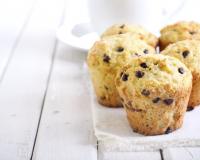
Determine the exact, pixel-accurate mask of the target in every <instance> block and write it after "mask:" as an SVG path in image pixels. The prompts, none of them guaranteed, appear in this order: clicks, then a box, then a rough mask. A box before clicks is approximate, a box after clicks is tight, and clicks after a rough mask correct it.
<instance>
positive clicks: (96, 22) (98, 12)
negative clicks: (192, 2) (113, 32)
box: [88, 0, 186, 34]
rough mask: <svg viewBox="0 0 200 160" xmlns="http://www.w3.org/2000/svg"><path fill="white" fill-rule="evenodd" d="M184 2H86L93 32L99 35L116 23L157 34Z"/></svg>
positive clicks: (125, 0)
mask: <svg viewBox="0 0 200 160" xmlns="http://www.w3.org/2000/svg"><path fill="white" fill-rule="evenodd" d="M185 1H186V0H88V9H89V17H90V20H91V25H92V27H93V30H94V31H95V32H97V33H98V34H101V33H102V32H103V31H104V30H105V29H106V28H107V27H109V26H111V25H113V24H116V23H131V24H138V25H142V26H144V27H145V28H147V29H148V30H150V31H152V32H154V33H158V31H159V30H160V27H162V26H163V25H165V24H166V23H167V21H168V20H169V19H170V17H172V16H173V15H175V14H176V13H177V12H179V11H180V10H181V8H182V7H183V6H184V2H185Z"/></svg>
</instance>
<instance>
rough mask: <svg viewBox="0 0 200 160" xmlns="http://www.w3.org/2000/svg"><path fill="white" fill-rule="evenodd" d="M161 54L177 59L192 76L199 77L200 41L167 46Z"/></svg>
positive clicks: (185, 41)
mask: <svg viewBox="0 0 200 160" xmlns="http://www.w3.org/2000/svg"><path fill="white" fill-rule="evenodd" d="M161 54H164V55H169V56H173V57H176V58H178V59H179V60H180V61H181V62H183V63H184V64H185V65H186V66H187V67H188V68H189V69H190V70H191V72H192V73H193V74H195V75H199V76H200V41H197V40H184V41H179V42H176V43H174V44H171V45H169V46H168V47H167V48H166V49H165V50H163V51H162V52H161Z"/></svg>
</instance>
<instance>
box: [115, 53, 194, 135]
mask: <svg viewBox="0 0 200 160" xmlns="http://www.w3.org/2000/svg"><path fill="white" fill-rule="evenodd" d="M144 63H145V64H144ZM180 68H182V69H183V71H184V72H179V69H180ZM138 71H140V72H138ZM120 72H122V73H123V74H122V76H121V74H120V73H119V74H118V75H117V78H116V86H117V89H118V92H119V95H120V97H121V99H123V101H122V103H123V106H124V108H125V110H126V112H127V117H128V120H129V123H130V125H131V127H132V128H133V130H134V131H136V132H138V133H141V134H144V135H158V134H164V133H168V132H172V131H174V130H176V129H178V128H180V127H181V125H182V123H183V116H184V113H185V111H186V108H187V104H188V100H189V96H190V92H191V87H192V75H191V72H190V71H189V69H188V68H187V67H186V66H185V65H184V64H183V63H181V62H180V61H179V60H178V59H175V58H173V57H169V56H163V55H148V56H142V57H138V58H135V59H133V60H132V61H131V62H130V63H129V65H126V66H125V67H124V68H123V69H122V70H121V71H120ZM124 75H127V77H128V78H127V79H125V81H124V79H123V76H124Z"/></svg>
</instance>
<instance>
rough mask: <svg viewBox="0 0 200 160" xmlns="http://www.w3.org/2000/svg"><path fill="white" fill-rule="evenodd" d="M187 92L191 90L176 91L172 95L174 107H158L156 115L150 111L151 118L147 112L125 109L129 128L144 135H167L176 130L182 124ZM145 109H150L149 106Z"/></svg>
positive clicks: (187, 97) (187, 96)
mask: <svg viewBox="0 0 200 160" xmlns="http://www.w3.org/2000/svg"><path fill="white" fill-rule="evenodd" d="M188 92H189V93H190V92H191V88H189V89H188V90H180V91H177V92H176V93H175V95H174V99H176V105H175V107H173V108H172V107H169V106H165V105H161V106H158V107H159V108H157V109H156V114H155V113H154V112H155V111H154V110H152V112H151V113H152V115H151V116H149V112H148V113H147V112H146V111H133V110H131V109H129V108H127V107H125V110H126V112H127V118H128V121H129V124H130V126H131V127H132V128H133V130H134V131H135V132H138V133H141V134H144V135H160V134H167V133H166V132H173V131H175V130H177V129H178V128H180V127H181V126H182V123H183V118H184V114H185V111H186V108H187V103H188V100H189V94H188ZM183 93H184V94H183ZM146 107H149V108H151V106H146ZM167 107H168V108H167ZM169 113H171V114H172V116H169V115H168V114H169ZM147 117H148V118H147ZM149 121H151V122H149ZM167 130H169V131H167Z"/></svg>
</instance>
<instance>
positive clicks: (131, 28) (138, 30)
mask: <svg viewBox="0 0 200 160" xmlns="http://www.w3.org/2000/svg"><path fill="white" fill-rule="evenodd" d="M127 33H128V34H130V35H131V36H132V37H134V38H136V39H140V40H143V41H145V42H146V43H147V44H149V45H151V46H152V47H154V48H156V47H157V45H158V38H157V37H156V36H155V35H154V34H152V33H150V32H149V31H147V30H146V29H144V28H143V27H141V26H137V25H131V24H115V25H113V26H111V27H109V28H108V29H107V30H106V31H105V32H104V33H103V34H102V36H101V38H104V37H107V36H112V35H117V34H127Z"/></svg>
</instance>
